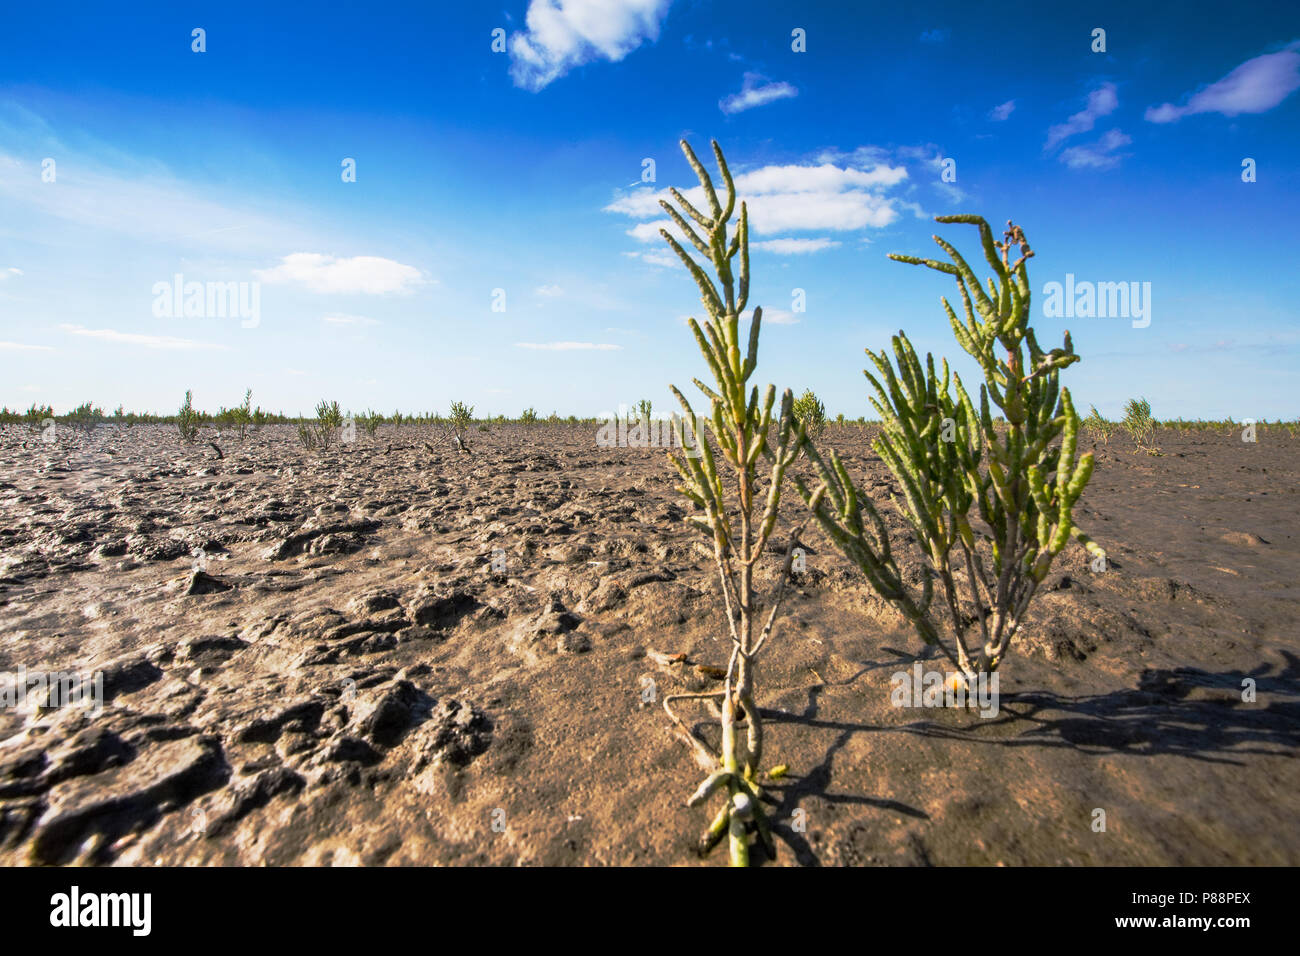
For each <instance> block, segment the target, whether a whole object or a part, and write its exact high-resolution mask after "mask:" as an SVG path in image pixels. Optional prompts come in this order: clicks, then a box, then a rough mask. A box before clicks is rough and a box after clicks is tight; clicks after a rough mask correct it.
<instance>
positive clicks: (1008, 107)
mask: <svg viewBox="0 0 1300 956" xmlns="http://www.w3.org/2000/svg"><path fill="white" fill-rule="evenodd" d="M1015 108H1016V101H1015V100H1007V101H1006V102H1005V103H1002V104H1000V105H998V106H995V107H993V109H991V110H989V119H991V120H993V122H995V123H1001V122H1003V121H1004V120H1006V118H1007V117H1008V116H1010V115H1011V113H1012V111H1013V110H1015Z"/></svg>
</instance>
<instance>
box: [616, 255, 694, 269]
mask: <svg viewBox="0 0 1300 956" xmlns="http://www.w3.org/2000/svg"><path fill="white" fill-rule="evenodd" d="M623 255H625V256H627V257H628V258H629V259H640V260H641V261H642V262H645V263H648V264H649V265H652V266H658V267H659V268H661V269H671V268H674V267H676V266H678V265H680V263H679V262H678V261H677V257H676V256H674V255H673V254H672V253H671V252H625V253H623Z"/></svg>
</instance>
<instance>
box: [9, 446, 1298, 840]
mask: <svg viewBox="0 0 1300 956" xmlns="http://www.w3.org/2000/svg"><path fill="white" fill-rule="evenodd" d="M873 434H874V431H873V429H872V428H871V427H869V426H868V427H860V426H834V425H832V426H830V427H829V428H828V429H827V431H826V434H825V436H824V437H823V439H822V443H823V444H824V445H830V446H833V447H834V448H836V449H837V450H838V451H839V453H840V454H841V456H842V457H843V458H844V460H845V462H846V464H847V466H848V467H849V469H850V472H851V473H852V475H853V476H854V478H855V479H858V480H860V482H861V484H862V487H863V489H864V490H866V491H868V492H869V493H870V494H872V495H873V496H874V497H875V498H876V499H877V501H885V500H887V498H888V496H889V494H890V493H891V492H896V491H897V488H896V487H894V486H893V484H892V479H891V478H890V476H889V473H888V471H887V470H886V469H885V467H884V465H883V463H881V462H880V460H879V459H878V457H877V456H876V455H875V454H874V452H872V451H871V448H870V439H871V437H872V435H873ZM426 438H427V436H425V435H424V434H422V432H421V431H420V429H418V428H416V427H414V426H402V427H392V426H384V427H382V428H381V429H380V430H379V432H378V434H377V435H376V436H374V437H373V438H368V437H361V438H360V439H359V440H358V441H356V442H352V443H348V444H343V445H339V446H337V447H335V448H332V449H330V450H328V451H325V452H322V453H313V452H308V451H305V450H304V449H303V448H302V447H300V445H299V444H298V441H297V437H296V434H295V432H294V429H293V427H292V426H271V427H266V428H264V429H262V430H261V431H259V432H257V433H255V434H250V435H249V436H247V438H246V440H244V441H243V442H239V441H231V440H229V438H227V439H224V440H222V441H221V442H220V448H221V449H222V452H223V453H224V457H221V458H218V457H217V452H216V451H215V450H214V449H213V448H212V447H210V446H207V445H204V444H195V445H182V444H180V442H179V441H178V439H177V433H176V429H175V428H174V427H170V426H137V427H134V428H127V429H118V428H115V427H112V426H100V427H99V428H97V429H95V430H94V431H92V432H87V433H85V434H76V433H72V432H70V431H67V430H64V431H62V432H61V434H60V435H59V437H58V439H57V441H55V442H53V443H45V442H42V441H41V440H39V438H38V437H36V436H33V435H32V434H31V433H30V432H28V431H26V430H25V429H23V428H21V427H18V426H7V427H6V428H5V429H4V430H3V431H2V432H0V672H4V673H5V674H7V675H11V676H10V683H11V690H12V680H13V678H12V675H14V674H17V673H18V672H19V670H20V668H21V669H22V672H23V673H24V674H26V675H31V674H36V673H43V674H85V675H95V676H96V678H97V679H98V680H99V684H98V687H99V689H100V690H99V691H98V694H99V695H100V697H99V700H98V702H97V703H98V706H59V707H38V706H35V705H34V704H33V703H32V701H30V700H29V701H27V704H26V706H23V707H17V706H10V707H5V708H2V709H0V740H2V741H3V742H2V743H0V862H2V863H5V864H11V865H12V864H35V863H70V862H83V863H96V864H128V865H131V864H134V865H139V864H154V863H162V864H206V865H220V864H245V865H247V864H254V865H260V864H270V865H285V864H288V865H293V864H365V865H409V864H492V865H593V864H594V865H621V864H651V865H696V864H698V863H699V862H700V860H699V858H698V857H697V856H696V854H695V851H694V847H695V842H696V839H697V838H698V836H699V833H700V831H701V830H702V829H703V828H704V827H705V826H706V825H707V823H708V819H707V811H706V810H704V809H702V808H700V809H687V808H686V807H685V805H684V804H685V799H686V797H687V796H688V795H689V794H690V793H691V791H692V790H694V788H695V787H696V786H697V785H698V783H699V781H700V779H702V772H701V770H700V769H699V768H698V767H697V766H696V764H695V762H694V759H693V758H692V755H691V753H690V751H689V749H688V748H687V747H685V746H684V745H683V744H682V742H681V741H680V740H678V739H677V738H676V737H675V736H674V733H673V730H672V725H671V722H670V721H669V720H668V718H667V716H666V715H665V713H664V711H663V709H662V707H661V706H660V703H661V701H662V698H663V696H664V695H665V694H670V693H675V692H683V691H700V690H709V689H713V688H716V687H717V686H718V685H717V680H716V671H714V670H713V668H716V667H720V666H725V664H726V662H727V654H728V651H729V641H728V638H727V635H726V622H725V616H724V611H723V608H722V603H721V597H720V591H719V583H718V578H717V572H716V569H715V568H714V566H713V563H712V557H711V553H710V552H708V551H706V550H704V549H703V548H702V547H701V544H702V538H701V535H700V534H699V533H698V532H696V531H693V530H692V529H691V528H689V527H688V526H687V525H686V524H685V522H684V521H683V519H684V518H685V517H686V515H687V513H688V509H689V507H690V506H689V503H688V502H686V500H685V499H684V498H683V497H682V496H681V495H679V494H678V493H677V492H676V491H675V490H674V486H675V484H676V481H677V478H676V475H675V473H673V472H672V470H671V468H670V467H669V465H668V464H667V462H666V461H665V458H664V455H663V452H662V451H661V450H655V449H637V448H602V447H598V446H597V444H596V440H595V433H594V429H593V428H591V427H587V426H565V425H537V426H522V425H502V426H493V427H492V428H491V430H490V431H488V432H486V433H482V432H472V433H471V438H472V442H473V444H472V454H468V455H467V454H459V453H457V452H455V451H454V450H451V449H448V448H447V447H445V446H444V447H433V448H430V447H429V446H428V445H427V444H426ZM1081 444H1082V445H1083V447H1084V448H1085V449H1086V448H1088V447H1089V446H1091V445H1092V444H1093V443H1092V441H1091V439H1090V438H1089V439H1087V440H1085V441H1083V442H1081ZM1156 444H1157V445H1158V446H1159V448H1160V451H1161V454H1160V455H1158V456H1156V455H1151V454H1148V453H1147V452H1145V451H1142V450H1138V449H1136V448H1134V446H1133V445H1132V444H1131V443H1130V442H1129V441H1128V440H1127V439H1126V438H1124V437H1112V438H1111V439H1110V440H1109V441H1108V442H1105V443H1102V442H1100V441H1098V442H1096V444H1095V451H1096V454H1097V468H1096V472H1095V474H1094V477H1093V479H1092V482H1091V484H1090V485H1089V488H1088V491H1087V494H1086V495H1085V497H1084V499H1083V501H1082V507H1081V508H1080V509H1079V510H1078V512H1077V517H1078V520H1079V523H1080V524H1081V525H1082V526H1083V527H1084V528H1085V530H1087V531H1088V532H1089V533H1090V534H1091V535H1092V536H1093V537H1094V538H1095V539H1096V540H1097V541H1098V542H1099V543H1100V544H1101V545H1102V546H1103V547H1105V548H1106V549H1107V551H1108V554H1109V559H1110V560H1109V562H1108V564H1107V567H1106V569H1105V570H1104V571H1100V572H1099V571H1096V570H1094V568H1093V566H1092V565H1091V563H1090V558H1089V557H1088V556H1087V555H1086V554H1085V552H1083V551H1082V549H1080V548H1078V547H1077V546H1075V545H1071V547H1070V549H1069V550H1068V551H1067V552H1066V553H1065V554H1063V555H1062V558H1061V560H1060V561H1059V562H1058V563H1057V566H1056V567H1055V569H1054V571H1053V573H1052V574H1051V576H1050V577H1049V578H1048V579H1047V581H1046V582H1045V583H1044V593H1043V594H1042V595H1041V596H1040V598H1039V599H1038V600H1037V601H1036V602H1035V604H1034V606H1033V608H1032V610H1031V613H1030V617H1029V620H1028V622H1027V624H1026V626H1025V628H1024V631H1023V632H1022V634H1021V636H1020V638H1019V639H1018V643H1017V645H1016V646H1015V647H1014V648H1013V651H1012V653H1011V655H1010V657H1009V659H1008V660H1007V662H1006V663H1005V664H1004V666H1003V668H1002V670H1001V671H1000V676H999V692H1000V693H999V700H998V706H997V712H996V714H995V715H991V716H990V715H985V716H981V714H980V713H979V712H977V711H976V710H972V709H962V708H944V707H900V706H895V703H896V701H897V695H896V694H895V692H894V691H895V688H896V687H897V686H899V682H900V677H899V675H900V673H901V674H907V675H909V679H910V675H911V674H912V673H913V672H914V669H915V667H916V665H917V663H918V662H919V663H920V665H921V668H922V670H923V671H928V670H942V669H944V668H945V667H946V666H947V665H946V662H945V661H944V660H943V659H942V658H941V657H936V656H934V655H933V654H930V653H928V652H927V651H926V649H925V648H924V647H923V646H922V645H921V644H920V643H919V642H918V641H917V639H916V638H915V636H914V635H913V634H912V632H911V630H910V629H909V628H908V627H907V625H906V624H905V622H904V621H903V620H902V619H901V618H899V616H898V615H897V614H896V613H895V612H894V611H893V609H892V608H890V607H889V606H888V605H887V604H885V603H884V602H883V601H881V600H880V599H879V598H878V597H877V596H876V595H875V594H874V592H872V591H871V589H870V587H869V586H868V585H867V584H866V583H865V581H864V580H863V579H862V578H861V577H860V575H858V573H857V572H856V571H855V570H854V569H853V568H851V566H850V565H849V564H848V563H847V562H846V561H845V560H844V559H843V558H842V557H841V556H840V555H839V553H838V552H836V551H835V550H834V549H833V548H831V547H830V546H829V543H828V542H827V541H826V540H825V538H824V537H822V535H821V532H820V531H819V530H818V529H817V528H816V526H815V525H809V526H808V528H807V530H805V532H804V533H803V535H802V539H801V541H800V542H799V544H800V546H801V547H802V548H803V549H804V552H805V559H804V563H803V567H804V569H803V570H802V571H801V572H799V573H798V574H797V576H796V578H795V581H794V588H793V590H792V591H791V592H789V594H788V596H787V599H786V600H787V604H786V613H785V615H784V616H783V619H782V625H781V629H780V632H779V633H778V635H777V636H776V638H775V639H774V641H775V643H774V646H772V647H771V649H770V650H769V651H767V652H766V653H765V654H764V656H763V658H762V660H761V663H760V665H759V671H758V685H757V686H758V690H759V699H758V704H759V706H760V707H761V709H762V710H763V713H764V718H765V726H766V749H765V756H764V760H765V763H767V764H768V765H769V766H775V765H778V764H787V765H788V767H789V772H788V774H786V775H785V776H783V777H781V778H780V779H773V780H768V781H765V784H764V789H765V792H766V794H767V795H769V796H770V797H771V799H772V801H773V807H772V810H771V815H772V816H773V817H774V818H775V820H776V822H777V826H776V837H777V846H778V853H777V859H776V861H775V862H776V863H777V864H785V865H819V864H820V865H863V864H888V865H954V864H974V865H1024V864H1081V865H1217V864H1266V865H1277V864H1287V865H1296V864H1298V863H1300V825H1298V824H1300V761H1298V760H1297V759H1296V756H1297V750H1298V749H1300V635H1298V633H1297V608H1298V607H1300V602H1298V598H1300V591H1298V588H1297V584H1296V576H1297V569H1300V476H1298V474H1297V471H1298V469H1297V464H1296V463H1297V460H1298V459H1297V453H1298V452H1300V440H1297V439H1295V438H1293V437H1290V436H1288V435H1287V434H1284V433H1281V432H1277V431H1267V432H1264V433H1261V434H1260V435H1259V439H1258V441H1257V442H1256V443H1254V444H1249V443H1243V442H1242V441H1241V440H1240V434H1239V432H1238V431H1236V430H1232V431H1228V430H1223V431H1190V432H1183V433H1176V432H1172V431H1166V430H1162V431H1161V432H1160V433H1159V435H1158V437H1157V439H1156ZM883 511H884V512H885V514H886V515H887V516H888V520H889V521H890V523H891V524H892V526H893V527H894V529H895V530H896V531H898V533H899V535H900V536H901V538H900V541H901V542H902V543H901V544H900V546H899V547H898V550H899V551H900V552H903V553H906V551H907V543H906V534H905V533H904V532H903V530H902V528H903V525H902V522H901V520H898V519H897V517H896V516H895V515H893V513H892V509H891V508H889V507H888V506H886V507H885V508H884V509H883ZM803 520H804V514H803V509H802V505H801V504H799V502H798V501H797V499H796V498H795V497H794V496H793V494H791V495H790V501H789V504H788V506H787V507H786V508H785V513H784V514H783V521H782V526H781V527H782V530H781V531H780V533H778V535H777V536H776V539H777V541H778V542H779V546H777V547H774V549H773V552H772V554H771V556H770V562H768V565H767V566H766V567H765V568H763V569H762V572H761V574H760V579H761V580H762V581H764V582H767V583H769V584H770V583H771V582H772V581H774V579H775V577H776V573H777V571H778V569H779V567H780V564H781V562H782V560H783V556H784V551H785V549H786V548H787V547H789V545H790V534H791V530H792V526H793V525H796V524H799V523H802V522H803ZM906 568H907V569H908V571H909V573H913V574H919V573H920V563H919V561H916V560H914V559H913V560H911V561H910V563H908V564H906ZM92 686H94V685H93V684H92ZM40 702H41V701H39V700H38V701H37V702H36V703H40ZM46 703H48V701H46ZM683 709H684V710H686V711H687V712H688V713H689V707H684V708H683ZM698 719H699V729H700V733H701V734H703V735H705V736H707V735H708V734H710V733H716V727H717V720H716V718H715V717H713V716H712V715H710V714H709V713H708V711H707V710H706V709H705V708H704V707H703V706H701V707H700V708H699V711H698ZM706 862H707V863H708V864H710V865H722V864H724V863H725V862H726V855H725V853H723V852H720V851H715V853H714V855H713V856H711V857H709V858H708V859H707V861H706Z"/></svg>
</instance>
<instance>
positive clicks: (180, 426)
mask: <svg viewBox="0 0 1300 956" xmlns="http://www.w3.org/2000/svg"><path fill="white" fill-rule="evenodd" d="M176 430H177V431H179V432H180V433H181V441H182V442H184V443H185V444H187V445H191V444H193V443H194V441H195V439H197V438H198V437H199V413H198V412H196V411H195V410H194V393H193V392H191V391H189V390H186V392H185V401H184V402H183V403H182V404H181V407H180V410H179V411H178V412H177V413H176Z"/></svg>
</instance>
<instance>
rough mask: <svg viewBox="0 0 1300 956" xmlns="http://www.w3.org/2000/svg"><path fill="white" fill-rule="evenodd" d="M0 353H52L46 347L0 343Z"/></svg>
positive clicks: (19, 343) (20, 343)
mask: <svg viewBox="0 0 1300 956" xmlns="http://www.w3.org/2000/svg"><path fill="white" fill-rule="evenodd" d="M0 351H8V352H53V351H54V349H53V348H51V347H50V346H48V345H27V344H25V343H23V342H0Z"/></svg>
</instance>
